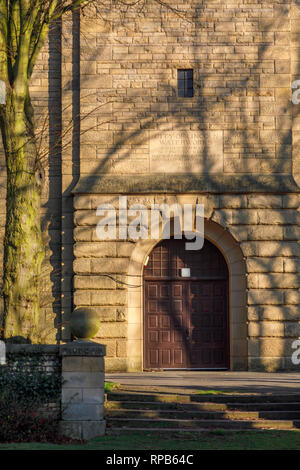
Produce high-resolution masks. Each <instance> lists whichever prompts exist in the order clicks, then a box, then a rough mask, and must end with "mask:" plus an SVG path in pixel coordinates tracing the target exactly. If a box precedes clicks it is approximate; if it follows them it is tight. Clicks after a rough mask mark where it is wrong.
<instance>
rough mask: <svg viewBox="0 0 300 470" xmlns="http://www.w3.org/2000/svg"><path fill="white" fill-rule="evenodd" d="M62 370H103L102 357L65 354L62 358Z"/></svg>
mask: <svg viewBox="0 0 300 470" xmlns="http://www.w3.org/2000/svg"><path fill="white" fill-rule="evenodd" d="M62 371H63V372H103V371H104V359H103V357H84V356H67V357H64V358H63V360H62Z"/></svg>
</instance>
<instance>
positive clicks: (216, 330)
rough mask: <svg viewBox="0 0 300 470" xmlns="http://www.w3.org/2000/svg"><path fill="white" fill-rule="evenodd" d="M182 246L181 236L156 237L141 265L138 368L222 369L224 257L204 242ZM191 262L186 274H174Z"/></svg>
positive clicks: (225, 347)
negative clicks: (140, 359) (141, 328)
mask: <svg viewBox="0 0 300 470" xmlns="http://www.w3.org/2000/svg"><path fill="white" fill-rule="evenodd" d="M183 246H184V240H168V241H167V240H165V241H163V242H161V243H160V244H159V245H157V247H155V249H154V250H153V251H152V253H151V255H150V257H149V263H148V266H147V267H146V268H145V271H144V368H145V369H226V368H228V367H229V353H228V349H229V342H228V279H227V278H228V271H227V266H226V263H225V260H224V259H223V256H222V255H221V253H220V252H219V250H217V248H216V247H215V246H214V245H212V244H211V243H210V242H207V241H206V242H205V244H204V248H203V249H202V250H200V251H199V252H193V256H191V252H185V250H184V249H183ZM212 262H215V263H214V267H213V266H212V264H211V263H212ZM191 266H192V268H191V270H192V272H191V277H190V278H180V269H181V268H182V267H191ZM214 269H215V271H214Z"/></svg>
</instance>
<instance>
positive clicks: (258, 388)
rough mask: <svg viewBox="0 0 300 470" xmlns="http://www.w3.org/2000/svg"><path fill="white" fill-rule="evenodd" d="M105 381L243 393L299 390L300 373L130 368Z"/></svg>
mask: <svg viewBox="0 0 300 470" xmlns="http://www.w3.org/2000/svg"><path fill="white" fill-rule="evenodd" d="M105 380H106V381H112V382H117V383H120V384H122V385H124V386H129V388H130V387H132V386H138V387H139V388H141V389H148V390H149V391H150V390H155V389H157V390H159V389H162V388H163V389H165V390H164V392H165V391H166V390H168V389H169V390H170V392H171V391H172V392H174V391H176V392H177V393H180V392H182V393H187V392H188V393H194V392H196V391H197V390H222V391H235V392H241V393H278V394H280V393H282V394H285V393H299V394H300V371H299V373H262V372H223V371H222V372H220V371H218V372H212V371H210V372H206V371H201V372H200V371H171V372H170V371H168V372H137V373H132V372H127V373H107V374H106V375H105Z"/></svg>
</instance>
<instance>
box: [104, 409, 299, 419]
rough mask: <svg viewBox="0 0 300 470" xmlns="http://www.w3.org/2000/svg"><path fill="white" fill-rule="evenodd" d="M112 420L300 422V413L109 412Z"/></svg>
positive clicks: (125, 410)
mask: <svg viewBox="0 0 300 470" xmlns="http://www.w3.org/2000/svg"><path fill="white" fill-rule="evenodd" d="M108 416H109V418H110V419H116V418H118V419H135V418H138V419H148V418H151V419H153V418H154V419H160V418H161V419H178V420H187V419H189V420H203V419H208V420H212V419H218V420H220V419H222V420H223V419H230V420H244V419H247V420H249V419H252V420H253V419H255V420H257V419H267V420H295V419H298V420H300V411H211V410H210V411H195V410H192V409H191V410H189V411H188V410H184V411H179V410H128V409H118V410H113V409H110V410H109V414H108Z"/></svg>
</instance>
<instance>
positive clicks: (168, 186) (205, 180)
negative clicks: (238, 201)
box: [72, 174, 300, 194]
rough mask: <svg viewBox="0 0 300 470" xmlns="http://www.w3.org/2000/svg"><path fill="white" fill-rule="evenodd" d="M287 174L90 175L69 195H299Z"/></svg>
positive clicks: (81, 180) (296, 186) (298, 190)
mask: <svg viewBox="0 0 300 470" xmlns="http://www.w3.org/2000/svg"><path fill="white" fill-rule="evenodd" d="M299 192H300V188H299V186H298V185H297V183H296V182H295V180H294V178H293V177H292V176H291V175H279V174H278V175H221V174H220V175H199V176H198V175H194V174H193V175H192V174H190V175H187V174H185V175H178V174H156V175H121V176H120V175H93V176H84V177H81V178H80V179H79V181H78V183H77V185H76V186H75V188H74V189H73V191H72V193H73V194H145V193H148V194H149V193H171V194H172V193H173V194H180V193H206V194H209V193H213V194H224V193H235V194H238V193H240V194H241V193H243V194H244V193H276V194H285V193H299Z"/></svg>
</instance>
